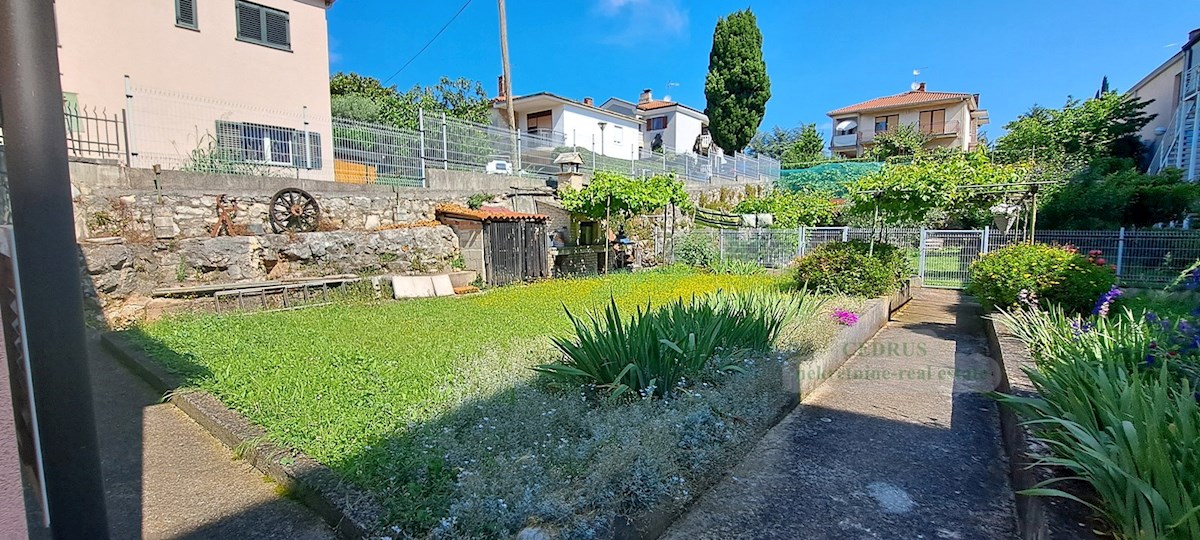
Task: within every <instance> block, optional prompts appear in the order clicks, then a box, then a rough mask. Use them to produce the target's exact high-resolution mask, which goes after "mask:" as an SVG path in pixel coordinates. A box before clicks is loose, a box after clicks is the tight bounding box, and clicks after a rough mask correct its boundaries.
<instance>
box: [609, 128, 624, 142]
mask: <svg viewBox="0 0 1200 540" xmlns="http://www.w3.org/2000/svg"><path fill="white" fill-rule="evenodd" d="M612 134H613V138H612V142H614V143H616V144H623V143H624V142H625V129H624V128H622V127H621V126H613V129H612Z"/></svg>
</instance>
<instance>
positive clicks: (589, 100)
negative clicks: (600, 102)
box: [583, 97, 596, 107]
mask: <svg viewBox="0 0 1200 540" xmlns="http://www.w3.org/2000/svg"><path fill="white" fill-rule="evenodd" d="M583 104H584V105H587V106H588V107H595V106H596V102H595V101H592V98H590V97H585V98H583Z"/></svg>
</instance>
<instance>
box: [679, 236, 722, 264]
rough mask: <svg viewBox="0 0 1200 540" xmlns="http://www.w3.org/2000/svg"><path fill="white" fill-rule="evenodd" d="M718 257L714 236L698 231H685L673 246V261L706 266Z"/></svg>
mask: <svg viewBox="0 0 1200 540" xmlns="http://www.w3.org/2000/svg"><path fill="white" fill-rule="evenodd" d="M720 258H721V253H720V252H719V251H718V249H717V240H716V238H714V237H712V236H710V235H707V234H704V233H702V232H700V231H692V232H689V233H687V234H686V235H684V237H683V238H681V239H680V240H679V243H678V244H677V245H676V246H675V261H676V262H681V263H683V264H686V265H688V266H695V267H698V268H708V267H710V266H712V265H713V264H715V263H716V262H717V261H718V260H719V259H720Z"/></svg>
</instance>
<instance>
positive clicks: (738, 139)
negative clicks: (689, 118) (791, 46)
mask: <svg viewBox="0 0 1200 540" xmlns="http://www.w3.org/2000/svg"><path fill="white" fill-rule="evenodd" d="M762 43H763V39H762V32H761V31H760V30H759V29H758V19H757V18H756V17H755V16H754V13H752V12H751V11H750V10H749V9H746V10H742V11H735V12H733V13H731V14H729V16H727V17H722V18H720V19H718V20H717V26H716V29H714V30H713V43H712V51H711V52H710V53H709V55H708V77H707V78H706V79H705V80H704V96H705V97H706V98H707V99H708V105H707V107H705V109H704V113H705V114H707V115H708V121H709V131H710V132H711V133H712V137H713V142H714V143H716V145H717V146H719V147H721V148H722V149H724V150H727V151H735V150H736V151H740V150H742V149H744V148H746V145H747V144H749V143H750V140H751V139H752V138H754V134H755V133H756V132H757V131H758V126H759V124H762V119H763V114H764V113H765V112H766V108H767V100H769V99H771V79H770V78H769V77H767V63H766V62H765V61H763V54H762Z"/></svg>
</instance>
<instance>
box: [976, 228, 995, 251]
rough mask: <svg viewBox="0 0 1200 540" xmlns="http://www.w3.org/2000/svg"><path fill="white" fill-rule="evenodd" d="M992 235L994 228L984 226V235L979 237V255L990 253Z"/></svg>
mask: <svg viewBox="0 0 1200 540" xmlns="http://www.w3.org/2000/svg"><path fill="white" fill-rule="evenodd" d="M991 233H992V228H991V227H988V226H986V225H984V227H983V234H982V235H980V237H979V254H980V255H984V254H986V253H987V252H988V236H989V235H990V234H991Z"/></svg>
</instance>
